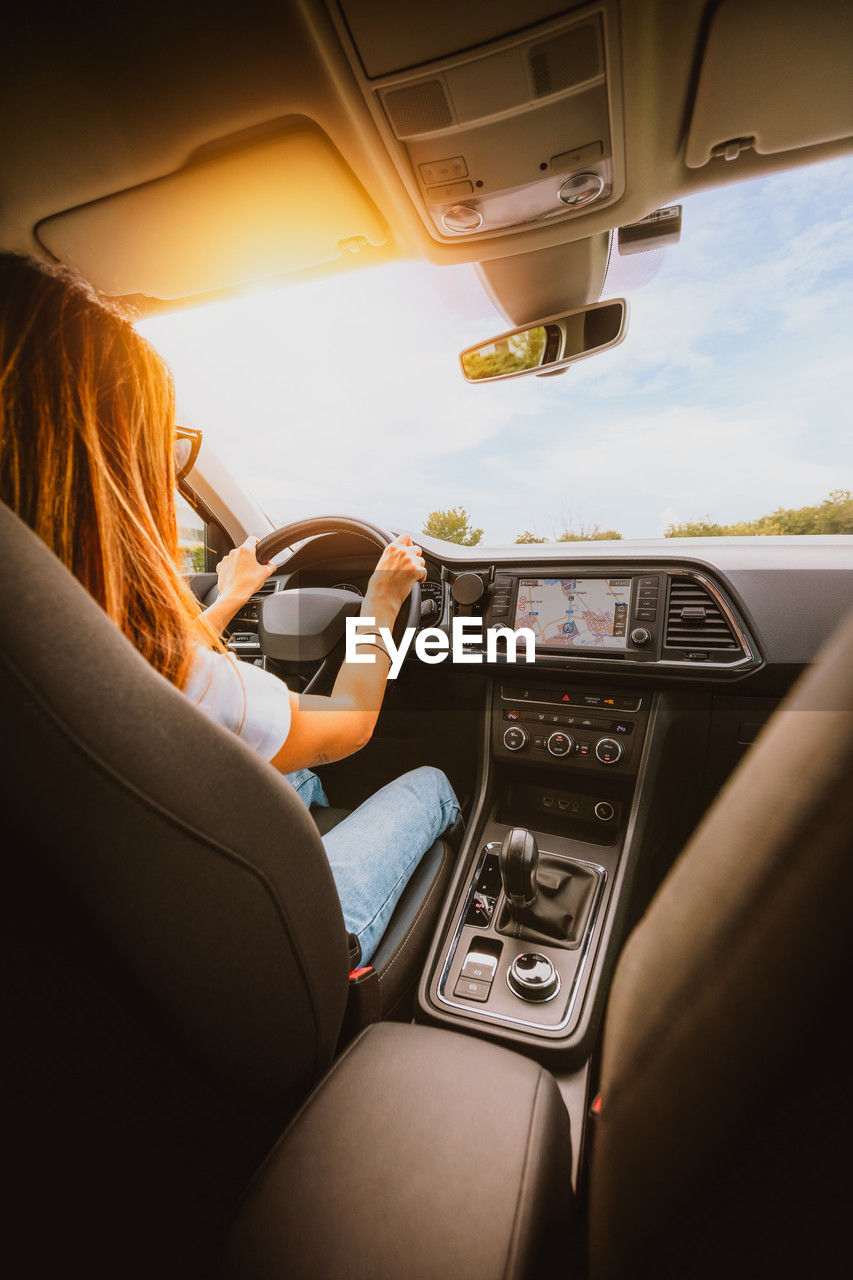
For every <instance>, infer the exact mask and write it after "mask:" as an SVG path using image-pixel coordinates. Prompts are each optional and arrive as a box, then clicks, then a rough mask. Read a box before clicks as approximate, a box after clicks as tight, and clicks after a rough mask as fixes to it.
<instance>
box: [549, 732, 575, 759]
mask: <svg viewBox="0 0 853 1280" xmlns="http://www.w3.org/2000/svg"><path fill="white" fill-rule="evenodd" d="M574 745H575V744H574V739H573V738H572V737H571V735H570V734H568V733H562V732H560V731H558V732H557V733H552V734H551V736H550V738H549V739H548V742H547V746H548V750H549V751H550V753H551V755H552V756H557V757H558V758H559V757H560V756H567V755H570V754H571V751H572V749H573V748H574Z"/></svg>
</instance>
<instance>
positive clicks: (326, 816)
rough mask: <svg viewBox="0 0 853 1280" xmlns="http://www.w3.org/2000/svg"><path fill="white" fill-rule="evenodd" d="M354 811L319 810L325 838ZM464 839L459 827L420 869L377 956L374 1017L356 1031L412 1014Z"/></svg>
mask: <svg viewBox="0 0 853 1280" xmlns="http://www.w3.org/2000/svg"><path fill="white" fill-rule="evenodd" d="M351 812H352V811H351V810H350V809H340V808H336V807H335V806H333V805H330V806H328V807H325V806H320V805H315V806H314V807H313V808H312V809H311V816H312V818H313V819H314V821H315V823H316V825H317V829H318V831H319V832H320V834H321V835H325V834H326V832H327V831H331V830H332V828H333V827H336V826H337V825H338V823H339V822H343V820H344V818H347V817H349V815H350V813H351ZM461 834H462V832H461V824H457V826H456V827H455V828H451V830H450V831H448V832H446V833H445V835H444V836H442V837H441V838H440V839H438V840H436V841H435V843H434V844H433V845H431V846H430V848H429V849H427V851H426V853H425V854H424V856H423V858H422V859H421V861H420V862H419V863H418V865H417V867H416V868H415V872H414V874H413V875H412V877H411V878H410V880H409V882H408V884H407V885H406V887H405V889H404V890H403V893H402V895H401V897H400V901H399V902H398V903H397V906H396V907H395V908H394V914H393V915H392V916H391V919H390V920H389V921H388V926H387V928H386V930H385V932H384V934H383V935H382V940H381V941H380V943H379V946H378V947H377V948H376V951H375V952H374V954H373V956H372V957H371V961H370V967H371V969H372V970H373V972H374V974H375V999H372V1000H370V1001H369V1002H367V1003H366V1009H368V1010H370V1012H368V1013H366V1015H365V1012H364V1010H359V1011H357V1012H356V1013H355V1014H354V1016H353V1018H352V1020H351V1025H352V1026H353V1028H355V1027H356V1026H357V1025H358V1024H359V1023H361V1022H363V1021H364V1018H365V1016H367V1017H368V1018H369V1017H371V1016H376V1017H383V1018H385V1017H388V1018H393V1017H394V1016H395V1015H397V1014H401V1013H406V1012H408V1001H409V996H410V995H411V993H412V990H413V989H414V986H415V985H416V983H417V979H418V977H419V975H420V969H421V965H422V963H423V960H424V958H425V957H426V953H427V950H428V949H429V943H430V939H431V938H432V934H433V929H434V927H435V922H436V918H437V916H438V912H439V908H440V906H441V902H442V899H443V897H444V894H445V891H446V890H447V886H448V884H449V883H450V876H451V872H452V870H453V863H454V859H455V856H456V853H457V852H458V849H459V842H460V838H461ZM352 963H353V966H354V967H355V966H357V965H358V964H359V963H360V962H359V960H358V958H357V957H353V958H352Z"/></svg>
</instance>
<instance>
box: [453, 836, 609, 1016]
mask: <svg viewBox="0 0 853 1280" xmlns="http://www.w3.org/2000/svg"><path fill="white" fill-rule="evenodd" d="M500 847H501V846H500V841H499V840H490V841H489V843H488V844H486V845H484V846H483V850H482V852H481V854H480V857H479V858H478V859H477V862H476V864H475V866H474V871H473V874H472V876H471V879H470V881H469V883H468V890H467V892H466V893H465V895H464V897H463V899H462V904H461V907H460V910H459V918H458V920H457V923H456V928H455V929H454V931H453V937H452V939H451V941H450V946H449V947H448V948H447V952H446V954H445V960H444V966H443V968H442V970H441V975H440V977H439V979H438V982H437V983H436V988H435V993H436V997H437V998H438V999H439V1000H440V1001H441V1003H442V1004H444V1005H447V1006H448V1007H449V1008H451V1009H460V1010H461V1011H462V1012H463V1013H464V1014H465V1016H466V1017H474V1018H477V1019H478V1020H481V1021H483V1022H487V1023H492V1025H494V1024H496V1023H504V1024H507V1025H509V1026H516V1027H527V1028H528V1030H530V1031H544V1032H547V1033H549V1034H553V1033H554V1032H555V1031H563V1030H565V1028H566V1027H567V1026H568V1025H569V1023H570V1022H571V1019H572V1014H573V1013H574V1011H575V1005H576V1004H577V999H578V992H579V990H580V987H581V978H582V977H583V976H584V974H585V972H586V967H587V963H588V960H589V956H590V949H591V946H592V939H593V936H594V934H595V926H596V924H597V922H598V913H599V910H600V908H601V903H602V901H603V900H604V887H605V885H606V883H607V872H606V870H605V869H604V867H602V866H599V864H598V863H597V862H586V861H585V860H584V859H583V858H569V857H567V855H566V854H564V853H551V852H549V850H547V849H546V850H543V852H545V853H547V854H548V857H549V858H560V859H561V860H562V861H563V862H573V863H575V864H576V865H577V866H580V867H585V868H587V870H589V871H593V872H595V873H596V875H597V879H598V884H597V886H596V889H595V900H594V902H593V904H592V910H591V911H590V915H589V920H588V922H587V928H586V936H585V937H584V942H583V947H582V948H581V952H580V959H579V961H578V967H577V969H576V970H575V976H574V979H573V981H572V990H571V995H570V997H569V1004H568V1007H567V1009H566V1012H565V1016H564V1017H563V1019H562V1021H561V1022H557V1023H546V1022H531V1021H530V1019H529V1018H513V1017H512V1016H511V1015H510V1014H504V1013H492V1012H489V1011H488V1010H486V1009H482V1008H472V1007H471V1005H470V1004H460V1003H459V1001H458V1000H451V998H450V997H449V996H447V995H445V994H444V989H445V986H446V983H447V978H448V974H449V973H450V966H451V965H452V963H453V957H454V956H455V955H456V948H457V947H458V945H459V939H460V937H461V936H462V930H463V928H464V927H465V914H466V912H467V910H468V903H469V902H470V900H471V893H472V890H473V887H474V885H475V884H476V882H477V879H478V877H479V875H480V872H481V870H482V868H483V863H484V862H485V860H486V856H487V854H489V853H493V852H495V851H496V850H498V849H500ZM498 902H500V897H498V900H497V902H496V903H495V911H496V912H497V910H498ZM489 928H491V922H490V923H489ZM510 990H512V988H510ZM555 994H556V993H555ZM520 998H521V997H519V999H520ZM543 1003H545V1002H543Z"/></svg>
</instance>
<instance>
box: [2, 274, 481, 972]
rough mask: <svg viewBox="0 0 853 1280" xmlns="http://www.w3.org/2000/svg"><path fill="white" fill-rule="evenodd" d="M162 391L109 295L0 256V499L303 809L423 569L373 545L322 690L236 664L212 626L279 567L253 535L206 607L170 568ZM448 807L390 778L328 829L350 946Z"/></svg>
mask: <svg viewBox="0 0 853 1280" xmlns="http://www.w3.org/2000/svg"><path fill="white" fill-rule="evenodd" d="M174 439H175V405H174V390H173V385H172V379H171V375H170V373H169V370H168V368H167V367H166V365H165V364H164V362H163V361H162V360H161V358H160V357H159V356H158V355H157V353H156V352H155V351H154V349H153V348H152V347H151V346H150V345H149V344H148V343H147V342H146V341H145V340H144V339H143V338H141V337H140V335H139V334H138V333H137V332H136V330H135V329H134V327H133V325H132V323H131V321H130V319H129V318H128V317H127V316H126V315H124V314H123V313H122V312H121V311H120V309H119V308H118V307H116V306H115V305H114V304H112V303H111V302H109V301H107V300H105V299H104V298H102V297H100V296H99V295H98V294H97V293H96V292H95V291H94V290H93V289H92V288H91V287H90V286H89V285H88V284H87V283H86V282H85V281H84V280H82V279H81V278H79V277H78V276H76V275H74V274H73V273H72V272H70V271H68V270H67V269H65V268H63V267H54V266H49V265H46V264H44V263H42V262H39V261H37V260H36V259H32V258H28V257H24V256H22V255H18V254H11V253H0V500H2V501H3V502H5V503H6V504H7V505H8V506H9V507H10V508H11V509H12V510H13V511H14V512H15V513H16V514H17V515H18V516H19V517H20V518H21V519H22V520H24V521H25V522H26V523H27V524H28V525H29V526H30V527H31V528H32V529H33V530H34V532H35V533H36V534H37V535H38V536H39V537H40V538H41V539H42V540H43V541H44V542H45V543H46V544H47V546H48V547H49V548H50V549H51V550H52V551H53V552H54V554H55V555H56V556H57V557H58V558H59V559H60V560H61V561H62V562H63V564H65V566H66V567H67V568H68V569H69V570H70V571H71V572H72V573H73V574H74V575H75V576H76V577H77V578H78V579H79V580H80V582H81V583H82V584H83V586H84V587H86V589H87V590H88V591H89V593H90V594H91V595H92V596H93V597H94V598H95V600H96V601H97V602H98V604H99V605H100V606H101V607H102V608H103V609H104V611H105V612H106V614H107V615H108V616H109V617H110V618H111V619H112V621H113V622H114V623H115V624H116V625H117V626H118V627H119V628H120V629H121V631H122V632H123V633H124V635H125V636H126V637H127V638H128V640H130V642H131V643H132V644H133V645H135V647H136V648H137V649H138V650H139V651H140V653H141V654H142V655H143V656H144V657H145V658H146V659H147V660H148V661H149V662H150V663H151V665H152V666H153V667H154V668H155V670H156V671H158V672H159V673H160V674H161V675H162V676H163V677H164V678H165V679H167V680H169V681H171V682H172V683H173V684H174V685H175V686H176V687H177V688H178V689H180V690H182V691H183V693H184V694H185V695H186V696H187V697H188V698H190V699H191V700H192V701H193V702H194V703H195V704H196V706H198V708H199V709H200V710H201V711H203V712H204V713H205V714H206V715H208V716H209V717H210V718H211V719H213V720H214V721H216V722H217V723H219V724H220V725H222V726H224V727H225V728H226V729H228V730H230V731H231V732H233V733H235V734H236V735H237V736H238V737H240V738H241V739H242V740H243V741H244V742H245V743H246V744H247V746H249V747H250V748H252V749H253V750H254V751H256V752H257V753H258V754H259V755H261V756H262V757H263V758H264V759H265V760H268V761H269V762H270V764H271V765H272V766H273V767H274V768H276V769H277V770H279V772H280V773H282V774H283V775H284V776H285V777H286V778H287V780H288V782H289V783H290V784H291V785H292V786H293V787H294V788H295V789H296V791H297V793H298V795H299V796H300V797H301V799H302V800H303V801H304V803H305V804H306V805H308V806H311V805H312V804H313V805H327V804H328V801H327V799H326V796H325V794H324V792H323V788H322V785H321V783H320V779H319V778H318V777H317V775H316V774H315V773H313V772H312V766H314V765H319V764H324V763H327V762H330V761H334V760H341V759H343V758H344V757H346V756H349V755H351V754H353V753H354V752H356V751H358V750H359V749H360V748H361V747H363V746H364V745H365V744H366V743H367V742H368V741H369V739H370V737H371V735H372V733H373V730H374V727H375V725H376V721H377V719H378V716H379V711H380V708H381V705H382V698H383V694H384V691H385V685H386V681H387V675H388V670H389V667H390V658H389V657H388V655H387V653H386V651H385V649H384V646H383V644H382V641H381V638H380V635H379V632H378V628H379V627H388V628H391V627H392V626H393V624H394V620H395V619H396V617H397V614H398V613H399V610H400V607H401V605H402V604H403V601H404V600H405V599H406V598H407V597H408V595H409V592H410V591H411V588H412V585H413V583H414V582H415V581H417V580H423V578H424V576H425V566H424V561H423V558H422V556H421V551H420V548H419V547H417V546H413V545H412V542H411V539H410V538H409V537H408V536H407V535H404V536H403V537H400V538H398V539H397V540H396V542H394V543H393V544H392V545H391V546H389V547H386V548H385V550H384V551H383V553H382V555H381V557H380V559H379V562H378V564H377V566H376V570H375V572H374V574H373V576H372V577H371V579H370V583H369V586H368V590H367V592H366V595H365V599H364V601H363V604H362V615H363V616H369V617H371V618H373V619H375V623H376V627H377V632H376V633H375V634H371V633H367V634H364V633H362V634H363V641H362V652H363V653H365V654H368V653H369V654H371V655H372V656H373V658H374V661H373V662H370V663H348V662H346V661H345V662H344V663H343V664H342V666H341V669H340V672H339V674H338V677H337V679H336V681H335V685H334V688H333V690H332V693H331V695H330V696H329V697H319V696H313V695H310V694H308V695H298V694H295V693H292V692H291V691H290V690H288V688H287V686H286V685H285V684H284V683H283V682H282V681H280V680H278V679H277V678H276V677H275V676H273V675H272V674H270V673H269V672H267V671H263V670H261V669H260V668H257V667H254V666H251V665H248V664H244V663H238V662H237V661H235V660H234V659H233V658H232V657H231V656H230V655H229V654H228V653H227V652H226V650H225V647H224V645H223V643H222V640H221V638H220V637H221V633H222V631H223V630H224V628H225V627H226V626H227V625H228V623H229V622H230V621H231V619H232V618H233V617H234V615H235V614H236V613H237V612H238V611H239V609H240V608H241V607H242V606H243V605H244V604H245V602H246V601H247V600H248V599H249V597H250V596H251V595H252V594H254V592H256V591H257V590H258V588H259V586H260V585H261V583H262V582H263V581H265V579H266V578H268V577H269V575H270V574H271V573H272V572H273V570H274V567H275V566H274V565H272V564H269V565H259V564H258V562H257V559H256V556H255V545H256V540H255V539H249V540H248V541H247V542H246V543H245V544H244V545H243V546H242V547H238V548H236V549H235V550H233V551H231V552H230V553H229V554H228V555H227V556H226V557H225V558H224V559H223V560H222V561H221V562H220V564H219V565H218V568H217V572H218V580H219V596H218V599H217V600H216V602H215V603H214V604H213V605H212V606H211V607H210V608H209V609H207V610H205V611H204V612H202V611H201V608H200V606H199V605H198V603H197V602H196V601H195V599H194V597H193V596H192V594H191V592H190V591H189V588H188V587H187V585H186V583H185V582H184V580H183V579H182V577H181V575H180V573H179V572H178V568H177V559H178V529H177V519H176V513H175V499H174V491H175V464H174V448H173V446H174ZM458 818H459V805H458V803H457V800H456V797H455V795H454V793H453V789H452V787H451V786H450V783H449V782H448V780H447V778H446V777H445V775H444V774H443V773H442V772H441V771H440V770H438V769H434V768H432V767H424V768H420V769H414V770H412V771H411V772H410V773H407V774H404V775H403V776H402V777H400V778H398V779H396V780H395V781H394V782H391V783H389V784H388V785H387V786H385V787H383V788H381V790H379V791H377V792H376V793H375V794H374V795H373V796H371V797H370V798H369V799H368V800H367V801H365V803H364V804H362V805H361V806H360V807H359V808H358V809H356V810H355V811H354V812H353V813H352V814H350V815H349V817H347V818H346V819H344V821H342V822H340V823H339V824H338V825H337V826H336V827H334V828H333V829H332V830H331V831H329V832H327V834H326V835H325V836H323V845H324V847H325V850H326V855H327V857H328V860H329V864H330V867H331V870H332V875H333V877H334V880H335V884H336V886H337V890H338V895H339V897H340V901H341V907H342V910H343V915H344V919H345V921H346V925H347V929H348V930H349V931H350V933H351V935H354V939H357V943H358V945H357V946H356V945H355V942H354V940H353V939H351V943H352V946H351V953H352V955H353V958H354V960H355V961H356V962H357V963H361V964H367V963H369V961H370V959H371V957H372V955H373V952H374V950H375V948H376V946H377V944H378V942H379V940H380V938H381V937H382V934H383V932H384V930H385V927H386V925H387V923H388V920H389V919H390V917H391V914H392V913H393V910H394V907H395V906H396V904H397V901H398V900H399V897H400V895H401V893H402V892H403V889H404V888H405V886H406V883H407V882H408V880H409V878H410V877H411V875H412V873H413V871H414V870H415V868H416V867H417V865H418V863H419V861H420V859H421V858H422V856H423V854H424V853H425V852H426V850H427V849H428V848H429V847H430V846H431V845H432V843H433V842H434V841H435V840H436V838H437V837H438V836H439V835H441V834H442V832H444V831H445V830H447V828H448V827H450V826H452V825H453V824H454V823H455V822H456V821H457V820H458Z"/></svg>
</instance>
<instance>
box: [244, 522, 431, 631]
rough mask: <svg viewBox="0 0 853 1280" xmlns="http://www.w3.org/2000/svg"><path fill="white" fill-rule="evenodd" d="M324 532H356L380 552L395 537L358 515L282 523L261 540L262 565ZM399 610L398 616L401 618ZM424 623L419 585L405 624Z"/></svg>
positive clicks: (413, 592)
mask: <svg viewBox="0 0 853 1280" xmlns="http://www.w3.org/2000/svg"><path fill="white" fill-rule="evenodd" d="M323 533H354V534H356V535H357V536H359V537H362V538H366V539H367V540H368V541H369V542H372V543H373V544H374V545H375V546H378V547H379V548H380V550H384V549H385V547H387V546H390V545H391V543H392V542H393V541H394V534H393V533H389V531H388V530H387V529H383V528H382V527H381V526H380V525H378V524H370V522H369V521H367V520H359V519H357V518H356V517H355V516H313V517H312V518H311V519H309V520H296V521H294V523H293V524H283V525H282V526H281V528H280V529H274V530H273V532H272V533H268V534H267V535H266V537H264V538H261V539H260V541H259V542H258V545H257V547H256V548H255V554H256V556H257V558H258V563H259V564H268V563H269V561H270V560H272V558H273V556H277V555H278V554H279V553H280V552H282V551H284V549H285V547H289V546H291V544H292V543H294V542H302V541H303V540H304V539H305V538H314V537H316V536H317V535H318V534H323ZM402 613H403V609H402V608H401V609H400V614H399V615H398V617H399V616H402ZM420 620H421V584H420V583H419V582H416V583H415V584H414V586H413V587H412V590H411V591H410V593H409V612H408V615H407V617H406V622H405V625H406V626H407V627H412V628H413V629H417V626H418V623H419V622H420Z"/></svg>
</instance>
